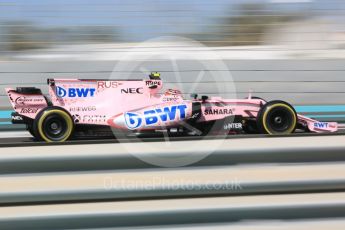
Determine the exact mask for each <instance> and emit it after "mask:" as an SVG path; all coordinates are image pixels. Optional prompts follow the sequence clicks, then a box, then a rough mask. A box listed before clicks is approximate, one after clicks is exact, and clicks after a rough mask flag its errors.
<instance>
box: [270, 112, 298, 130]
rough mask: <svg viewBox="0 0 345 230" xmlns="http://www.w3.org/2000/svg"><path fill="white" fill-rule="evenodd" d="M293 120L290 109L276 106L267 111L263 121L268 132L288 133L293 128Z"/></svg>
mask: <svg viewBox="0 0 345 230" xmlns="http://www.w3.org/2000/svg"><path fill="white" fill-rule="evenodd" d="M295 121H296V117H295V114H294V113H293V112H292V111H291V109H289V108H285V107H281V106H278V107H274V108H272V109H270V110H269V111H268V112H267V116H266V121H265V123H266V125H267V128H268V130H267V131H268V132H269V133H290V132H292V131H293V130H294V126H295Z"/></svg>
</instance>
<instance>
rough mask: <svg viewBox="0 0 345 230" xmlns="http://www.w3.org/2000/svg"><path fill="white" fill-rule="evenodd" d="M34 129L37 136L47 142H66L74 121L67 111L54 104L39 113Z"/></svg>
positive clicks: (71, 131)
mask: <svg viewBox="0 0 345 230" xmlns="http://www.w3.org/2000/svg"><path fill="white" fill-rule="evenodd" d="M33 129H34V133H35V134H36V135H35V136H36V137H38V138H40V139H42V140H44V141H46V142H64V141H66V140H67V139H68V138H70V137H71V135H72V133H73V129H74V123H73V119H72V117H71V115H70V114H69V113H68V112H67V111H65V110H64V109H62V108H59V107H55V106H53V107H48V108H46V109H44V110H42V111H41V112H40V113H39V114H38V115H37V117H36V119H35V121H34V125H33Z"/></svg>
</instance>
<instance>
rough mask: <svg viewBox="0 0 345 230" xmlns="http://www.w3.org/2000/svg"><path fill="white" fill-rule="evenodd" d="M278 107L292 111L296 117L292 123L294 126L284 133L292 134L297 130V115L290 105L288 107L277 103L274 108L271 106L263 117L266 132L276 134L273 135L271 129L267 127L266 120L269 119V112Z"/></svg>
mask: <svg viewBox="0 0 345 230" xmlns="http://www.w3.org/2000/svg"><path fill="white" fill-rule="evenodd" d="M277 106H281V107H284V108H286V109H288V110H290V111H291V113H292V114H294V116H293V117H294V118H293V123H292V124H293V125H291V127H290V128H289V129H288V130H287V131H286V132H284V133H291V132H292V131H293V129H294V128H295V126H296V123H297V118H296V115H295V111H294V110H293V109H292V108H291V107H290V106H288V105H286V104H282V103H277V104H274V105H272V106H269V107H268V109H267V110H266V111H265V114H264V116H263V125H264V128H265V130H266V132H267V133H268V134H274V133H271V132H270V131H269V129H268V128H267V125H266V118H267V114H268V112H269V111H270V110H272V109H273V108H275V107H277Z"/></svg>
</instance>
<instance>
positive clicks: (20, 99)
mask: <svg viewBox="0 0 345 230" xmlns="http://www.w3.org/2000/svg"><path fill="white" fill-rule="evenodd" d="M42 102H44V98H32V97H25V96H20V97H18V98H16V100H15V103H16V104H18V105H26V104H28V103H29V104H31V103H42Z"/></svg>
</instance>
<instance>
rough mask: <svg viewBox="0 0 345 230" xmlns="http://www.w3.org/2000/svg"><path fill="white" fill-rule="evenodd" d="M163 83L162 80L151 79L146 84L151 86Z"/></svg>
mask: <svg viewBox="0 0 345 230" xmlns="http://www.w3.org/2000/svg"><path fill="white" fill-rule="evenodd" d="M161 84H162V83H161V81H154V80H149V81H146V86H148V87H150V86H155V85H157V86H160V85H161Z"/></svg>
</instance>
